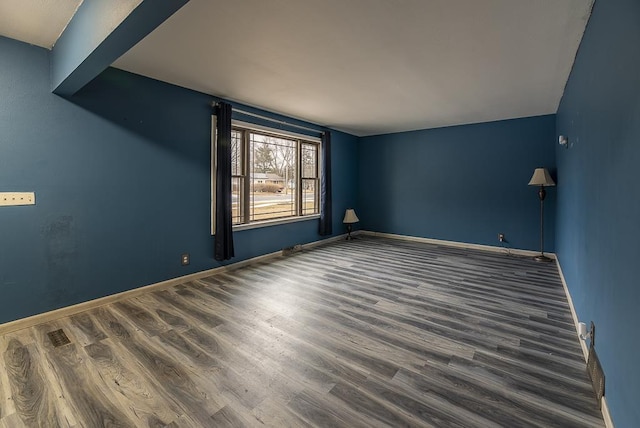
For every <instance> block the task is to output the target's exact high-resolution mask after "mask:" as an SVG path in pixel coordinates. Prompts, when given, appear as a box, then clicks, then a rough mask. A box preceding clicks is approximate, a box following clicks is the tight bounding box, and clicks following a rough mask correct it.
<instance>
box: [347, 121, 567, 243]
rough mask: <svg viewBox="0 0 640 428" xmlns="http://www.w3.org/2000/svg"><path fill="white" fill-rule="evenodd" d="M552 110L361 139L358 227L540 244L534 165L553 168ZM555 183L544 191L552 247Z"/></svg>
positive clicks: (473, 240)
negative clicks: (532, 183)
mask: <svg viewBox="0 0 640 428" xmlns="http://www.w3.org/2000/svg"><path fill="white" fill-rule="evenodd" d="M554 138H555V118H554V116H539V117H533V118H526V119H514V120H506V121H500V122H490V123H482V124H476V125H464V126H454V127H447V128H438V129H430V130H423V131H412V132H402V133H397V134H386V135H379V136H374V137H366V138H361V139H360V143H359V144H360V149H359V151H360V179H359V186H360V190H359V196H358V197H359V203H358V206H359V212H358V216H359V218H360V220H361V228H363V229H367V230H372V231H376V232H386V233H395V234H400V235H411V236H419V237H426V238H435V239H444V240H450V241H460V242H467V243H474V244H486V245H499V242H498V239H497V236H498V233H504V234H505V235H506V238H507V241H509V244H510V246H511V247H512V248H521V249H529V250H539V248H540V202H539V199H538V196H537V189H536V188H534V187H529V186H527V183H528V182H529V180H530V179H531V175H532V174H533V170H534V169H535V168H536V167H546V168H548V169H549V170H550V171H551V174H552V175H553V176H555V152H554V146H555V145H554ZM555 196H556V192H555V189H554V188H551V189H549V191H548V192H547V199H545V232H546V233H545V250H547V251H549V252H552V251H553V249H554V248H553V247H554V246H553V237H554V233H555V232H554V223H555V221H554V216H555Z"/></svg>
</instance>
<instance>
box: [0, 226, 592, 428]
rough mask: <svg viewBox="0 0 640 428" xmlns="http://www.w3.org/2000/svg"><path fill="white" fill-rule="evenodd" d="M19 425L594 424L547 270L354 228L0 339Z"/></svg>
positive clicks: (1, 422) (3, 394) (3, 396)
mask: <svg viewBox="0 0 640 428" xmlns="http://www.w3.org/2000/svg"><path fill="white" fill-rule="evenodd" d="M57 329H63V331H64V332H65V333H66V335H67V336H68V337H69V339H70V340H71V343H70V344H67V345H63V346H59V347H54V346H53V345H52V344H51V342H50V340H49V338H48V336H47V333H48V332H50V331H53V330H57ZM22 426H29V427H31V426H37V427H46V426H63V427H75V426H78V427H80V426H83V427H100V426H113V427H120V426H123V427H125V426H126V427H129V426H139V427H163V426H170V427H182V426H193V427H201V426H211V427H242V426H250V427H258V426H277V427H306V426H318V427H378V426H390V427H402V426H412V427H413V426H415V427H418V426H420V427H421V426H432V427H450V426H451V427H491V426H504V427H528V426H532V427H603V426H604V423H603V420H602V417H601V415H600V413H599V410H598V408H597V403H596V400H595V397H594V394H593V391H592V389H591V385H590V383H589V380H588V377H587V375H586V372H585V363H584V360H583V358H582V353H581V350H580V345H579V342H578V338H577V336H576V333H575V330H574V327H573V323H572V319H571V314H570V310H569V306H568V303H567V299H566V297H565V295H564V292H563V288H562V284H561V282H560V278H559V276H558V272H557V269H556V266H555V264H541V263H537V262H535V261H532V260H530V259H528V258H523V257H515V256H507V255H502V254H497V253H489V252H483V251H475V250H465V249H457V248H451V247H439V246H435V245H429V244H423V243H413V242H407V241H399V240H390V239H382V238H373V237H363V236H361V237H359V239H357V240H354V241H351V242H346V241H340V242H334V243H331V244H327V245H324V246H320V247H316V248H314V249H311V250H305V251H303V252H300V253H295V254H293V255H291V256H287V257H278V258H275V259H272V260H270V261H268V262H263V263H257V264H254V265H250V266H245V267H242V268H238V269H235V270H232V271H227V272H225V273H221V274H217V275H214V276H211V277H208V278H205V279H203V280H198V281H193V282H189V283H185V284H181V285H178V286H174V287H172V288H170V289H168V290H163V291H155V292H150V293H147V294H144V295H142V296H140V297H137V298H132V299H128V300H124V301H121V302H118V303H114V304H110V305H106V306H103V307H100V308H98V309H94V310H90V311H87V312H84V313H81V314H78V315H75V316H72V317H69V318H62V319H59V320H57V321H55V322H49V323H46V324H43V325H39V326H37V327H33V328H29V329H24V330H20V331H17V332H14V333H9V334H6V335H4V336H0V427H22Z"/></svg>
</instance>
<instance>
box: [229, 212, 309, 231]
mask: <svg viewBox="0 0 640 428" xmlns="http://www.w3.org/2000/svg"><path fill="white" fill-rule="evenodd" d="M319 218H320V214H313V215H305V216H300V217H289V218H279V219H275V220H265V221H256V222H253V223H247V224H238V225H236V226H233V231H234V232H239V231H241V230H249V229H257V228H260V227H269V226H278V225H281V224H287V223H297V222H299V221H308V220H316V219H319Z"/></svg>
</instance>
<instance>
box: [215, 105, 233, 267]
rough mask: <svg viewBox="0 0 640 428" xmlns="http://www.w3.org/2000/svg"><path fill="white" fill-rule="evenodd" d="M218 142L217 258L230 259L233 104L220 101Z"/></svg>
mask: <svg viewBox="0 0 640 428" xmlns="http://www.w3.org/2000/svg"><path fill="white" fill-rule="evenodd" d="M216 115H217V120H216V124H217V135H218V139H217V144H216V162H217V169H216V213H215V224H216V238H215V241H216V243H215V253H214V257H215V259H216V260H220V261H222V260H229V259H230V258H232V257H233V256H234V252H233V229H232V219H231V104H228V103H218V105H217V107H216Z"/></svg>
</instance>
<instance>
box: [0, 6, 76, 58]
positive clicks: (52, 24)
mask: <svg viewBox="0 0 640 428" xmlns="http://www.w3.org/2000/svg"><path fill="white" fill-rule="evenodd" d="M81 3H82V0H0V36H5V37H9V38H11V39H15V40H20V41H22V42H27V43H31V44H32V45H36V46H41V47H43V48H47V49H51V47H52V46H53V45H54V44H55V42H56V40H58V37H59V36H60V34H62V30H64V29H65V27H66V26H67V24H68V23H69V21H70V20H71V18H72V17H73V15H74V14H75V13H76V10H77V9H78V7H79V6H80V4H81Z"/></svg>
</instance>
